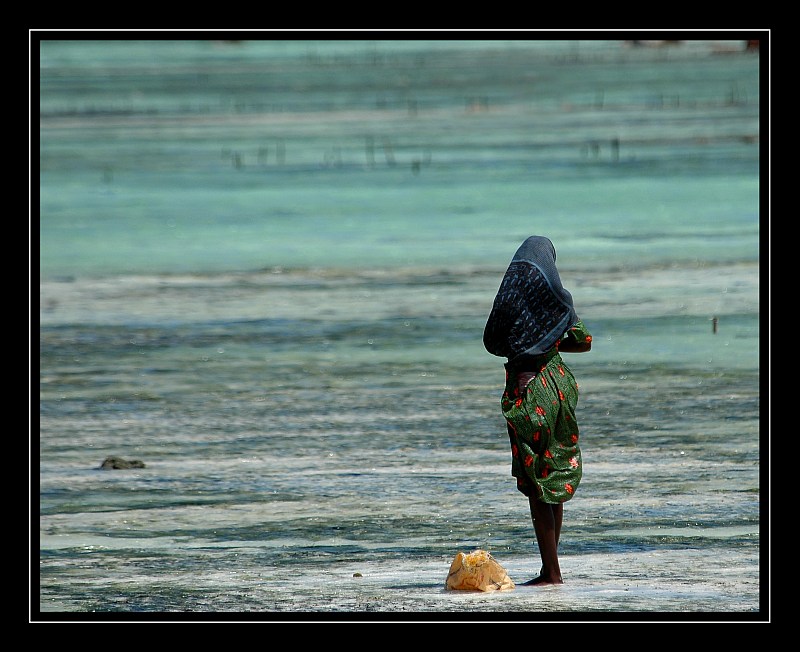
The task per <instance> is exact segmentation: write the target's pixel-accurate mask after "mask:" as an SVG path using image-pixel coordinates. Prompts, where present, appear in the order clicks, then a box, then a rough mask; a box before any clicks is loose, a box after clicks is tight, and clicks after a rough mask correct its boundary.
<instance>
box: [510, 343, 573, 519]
mask: <svg viewBox="0 0 800 652" xmlns="http://www.w3.org/2000/svg"><path fill="white" fill-rule="evenodd" d="M577 404H578V384H577V383H576V382H575V378H574V376H573V375H572V372H571V371H570V369H569V367H567V365H566V364H564V361H563V360H562V359H561V355H560V354H559V353H558V352H557V351H555V350H554V351H552V352H551V353H550V354H546V355H545V356H543V365H542V367H541V368H540V369H538V370H536V369H530V370H526V371H524V372H522V373H520V372H519V371H514V372H511V371H510V370H509V367H508V365H506V386H505V390H504V391H503V396H502V399H501V406H502V410H503V416H504V417H505V419H506V423H507V424H508V435H509V438H510V439H511V475H512V476H514V477H515V478H516V480H517V489H519V490H520V491H521V492H522V493H523V494H525V495H526V496H536V497H538V498H539V499H540V500H542V501H543V502H546V503H551V504H557V503H563V502H565V501H567V500H569V499H570V498H572V496H573V495H575V491H576V490H577V489H578V485H579V484H580V481H581V476H582V475H583V462H582V460H581V450H580V447H579V445H578V423H577V421H576V420H575V408H576V406H577Z"/></svg>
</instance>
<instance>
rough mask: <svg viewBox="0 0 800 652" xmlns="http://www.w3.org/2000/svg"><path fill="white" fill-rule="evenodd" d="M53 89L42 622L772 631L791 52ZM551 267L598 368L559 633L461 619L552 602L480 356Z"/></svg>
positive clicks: (193, 75) (58, 63) (171, 45)
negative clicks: (765, 182)
mask: <svg viewBox="0 0 800 652" xmlns="http://www.w3.org/2000/svg"><path fill="white" fill-rule="evenodd" d="M38 54H39V61H38V65H39V70H38V74H39V79H38V83H39V90H40V92H39V102H40V105H39V110H40V115H39V139H38V141H39V142H38V146H39V166H40V168H39V193H40V195H39V207H38V209H39V234H38V236H39V242H38V245H39V251H38V254H39V255H38V262H39V277H40V278H39V315H38V317H39V351H38V353H39V360H38V363H39V374H40V377H39V388H40V394H39V400H40V403H39V405H40V408H39V410H40V415H39V434H38V451H36V448H35V447H32V454H36V453H37V452H38V460H39V465H38V466H39V469H38V478H35V480H36V481H38V487H37V488H38V496H36V495H35V494H33V495H32V503H33V505H35V504H36V502H38V520H37V521H36V522H37V527H35V528H34V529H33V532H32V536H33V538H34V541H36V539H37V537H38V550H39V559H38V562H39V568H38V577H37V576H36V575H34V577H33V589H32V611H34V612H40V614H45V616H46V615H47V614H49V615H50V617H58V615H59V614H64V613H69V614H72V615H73V616H74V615H75V614H89V613H91V614H93V616H94V617H97V614H102V613H106V614H113V615H115V616H119V615H120V614H127V615H130V614H134V613H136V614H145V615H148V614H149V615H152V614H155V613H157V612H171V613H178V612H180V613H184V614H185V613H187V612H191V613H195V614H198V613H199V614H210V613H219V612H235V613H239V614H241V613H249V614H253V613H255V614H261V615H263V614H267V613H274V612H280V613H289V612H304V613H319V612H337V614H342V613H349V614H350V615H351V616H358V615H359V614H363V613H365V612H378V613H380V614H383V615H386V614H396V613H402V612H437V613H442V612H448V614H449V615H450V616H453V615H454V614H464V613H474V612H478V613H482V614H486V613H488V612H523V613H526V612H533V611H542V610H544V611H548V612H552V613H574V612H597V613H599V612H605V611H611V612H616V613H619V614H631V613H637V612H646V613H656V612H674V613H684V614H685V613H686V612H695V613H708V612H711V613H713V614H714V615H715V616H718V615H719V614H726V613H728V614H730V613H738V612H743V613H747V614H749V615H750V616H752V615H753V614H759V613H763V603H762V600H763V599H764V597H765V596H763V595H762V594H761V592H760V587H761V575H760V563H761V561H762V555H761V552H760V536H759V535H760V527H761V519H760V513H761V503H760V487H761V473H760V461H761V459H760V458H761V447H760V423H759V415H760V392H759V379H760V365H759V362H760V355H759V352H760V349H761V347H760V340H759V327H760V295H759V285H760V282H759V275H760V255H761V249H760V238H761V233H760V225H761V214H760V193H761V188H760V164H761V157H760V146H761V143H760V119H761V115H760V113H761V111H760V106H761V97H760V92H761V75H760V66H761V65H762V64H763V61H762V58H763V57H764V56H765V55H766V53H765V52H763V51H762V49H759V48H758V47H750V48H748V47H747V42H746V41H745V40H741V39H736V40H717V41H699V40H698V41H681V42H678V43H671V44H665V43H661V42H658V43H656V42H639V43H633V42H630V41H610V40H564V41H556V40H528V39H525V40H522V39H518V40H504V41H499V40H389V39H387V40H369V41H368V40H363V41H353V40H316V41H308V40H274V39H270V38H260V39H243V40H235V41H232V40H220V39H212V38H209V39H208V40H180V39H175V40H171V39H159V40H150V39H148V38H142V39H141V40H124V39H120V40H116V39H108V40H96V39H80V38H78V39H72V40H58V39H56V38H44V39H42V40H41V42H40V43H38ZM531 234H542V235H547V236H548V237H550V238H551V239H552V240H553V242H554V243H555V245H556V249H557V251H558V263H559V267H560V269H561V274H562V279H563V280H564V283H565V285H566V287H568V288H569V289H570V291H571V292H572V294H573V297H574V298H575V302H576V306H577V308H578V312H579V314H580V315H581V317H582V318H583V319H584V321H585V322H586V323H587V325H588V326H589V328H590V330H591V331H592V332H593V334H594V336H595V346H594V349H593V351H592V352H591V353H590V354H587V355H581V356H570V357H568V358H567V362H568V363H569V364H570V365H571V366H572V368H573V371H574V372H575V373H576V376H577V377H578V380H579V383H580V385H581V390H582V395H581V403H580V405H579V418H580V419H581V421H582V430H581V433H582V441H583V450H584V462H585V466H586V470H585V476H584V482H583V483H582V485H581V488H580V491H579V492H578V494H577V495H576V497H575V499H574V500H572V501H571V502H570V503H569V504H568V505H567V507H566V509H565V526H564V533H563V536H562V556H563V559H562V570H563V571H564V575H565V581H566V584H565V585H564V587H556V590H555V591H551V590H549V589H547V590H546V592H547V593H546V594H547V598H546V602H545V604H542V595H543V593H542V592H541V591H539V592H538V593H537V592H536V591H531V590H530V589H521V588H520V589H517V590H515V591H513V592H511V593H509V594H504V595H503V596H502V598H496V599H492V600H486V599H485V598H483V597H475V596H471V595H467V596H464V595H452V594H448V593H447V592H445V591H444V581H445V578H446V573H447V569H448V567H449V563H450V561H451V560H452V558H453V556H454V555H455V553H456V552H458V551H459V550H464V551H467V549H471V548H475V547H483V548H486V549H489V550H490V551H491V552H492V553H493V554H494V555H495V556H496V557H497V558H498V559H499V560H500V561H501V563H504V565H506V566H507V567H508V568H509V569H510V574H511V576H512V579H514V580H515V581H518V582H522V581H525V580H526V579H529V578H530V577H532V576H533V575H535V574H536V571H537V570H538V552H537V550H536V547H535V544H534V541H533V533H532V527H531V525H530V521H529V516H528V514H527V504H526V502H525V500H524V498H523V497H522V495H521V494H518V493H517V492H516V490H515V488H514V484H513V480H512V479H511V477H510V459H509V457H510V453H509V451H508V444H507V436H506V434H505V428H504V424H503V422H502V417H501V416H500V412H499V394H500V392H501V391H502V384H503V369H502V360H500V359H498V358H493V357H492V356H490V355H489V354H488V353H486V352H485V350H483V347H482V342H481V335H482V329H483V325H484V323H485V320H486V317H487V316H488V312H489V309H490V307H491V303H492V300H493V298H494V293H495V291H496V290H497V287H498V285H499V282H500V279H501V277H502V274H503V271H504V270H505V267H506V266H507V264H508V262H509V260H510V258H511V256H512V255H513V253H514V251H515V249H516V247H517V246H518V245H519V243H521V242H522V240H523V239H524V238H525V237H527V236H528V235H531ZM32 443H34V444H35V443H37V438H36V437H33V439H32ZM108 455H119V456H122V457H124V458H127V459H137V460H141V461H142V462H143V463H144V464H145V468H139V469H129V470H115V471H101V470H99V469H98V467H99V465H100V463H101V462H102V461H103V459H104V458H105V457H106V456H108ZM34 468H35V467H34ZM37 498H38V501H37ZM33 505H32V507H33ZM354 573H358V574H359V575H360V577H359V576H356V578H354ZM559 591H560V592H559Z"/></svg>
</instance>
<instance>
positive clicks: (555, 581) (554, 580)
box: [520, 575, 564, 586]
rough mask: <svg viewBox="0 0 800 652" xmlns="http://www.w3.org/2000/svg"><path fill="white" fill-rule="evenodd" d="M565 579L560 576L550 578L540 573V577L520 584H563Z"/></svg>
mask: <svg viewBox="0 0 800 652" xmlns="http://www.w3.org/2000/svg"><path fill="white" fill-rule="evenodd" d="M563 583H564V580H563V579H561V578H560V577H556V578H550V577H545V576H543V575H539V576H538V577H534V578H533V579H532V580H528V581H527V582H523V583H522V584H520V586H534V585H536V584H563Z"/></svg>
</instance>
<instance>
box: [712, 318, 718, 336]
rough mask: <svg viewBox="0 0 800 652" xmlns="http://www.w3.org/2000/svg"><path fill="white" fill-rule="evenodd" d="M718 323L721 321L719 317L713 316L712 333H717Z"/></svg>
mask: <svg viewBox="0 0 800 652" xmlns="http://www.w3.org/2000/svg"><path fill="white" fill-rule="evenodd" d="M718 323H719V319H717V318H716V317H712V318H711V332H712V333H716V332H717V324H718Z"/></svg>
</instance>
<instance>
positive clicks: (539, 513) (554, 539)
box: [524, 496, 564, 585]
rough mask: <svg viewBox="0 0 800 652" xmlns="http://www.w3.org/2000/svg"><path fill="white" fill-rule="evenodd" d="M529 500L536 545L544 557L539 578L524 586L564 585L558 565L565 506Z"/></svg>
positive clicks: (531, 498)
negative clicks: (559, 541) (559, 542)
mask: <svg viewBox="0 0 800 652" xmlns="http://www.w3.org/2000/svg"><path fill="white" fill-rule="evenodd" d="M528 500H529V502H530V507H531V519H532V520H533V529H534V532H535V533H536V543H537V544H538V545H539V554H540V555H541V557H542V570H541V571H540V572H539V576H538V577H535V578H533V579H532V580H528V581H527V582H524V584H526V585H530V584H563V583H564V580H563V579H562V577H561V566H560V565H559V563H558V539H559V538H560V536H561V523H562V521H563V518H564V505H562V504H558V505H549V504H548V503H545V502H542V501H541V500H537V499H536V498H535V497H533V496H531V497H530V498H529V499H528Z"/></svg>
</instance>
